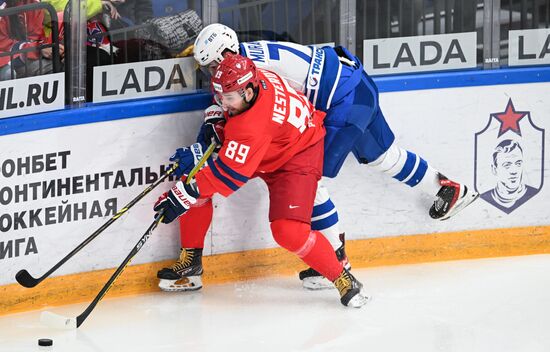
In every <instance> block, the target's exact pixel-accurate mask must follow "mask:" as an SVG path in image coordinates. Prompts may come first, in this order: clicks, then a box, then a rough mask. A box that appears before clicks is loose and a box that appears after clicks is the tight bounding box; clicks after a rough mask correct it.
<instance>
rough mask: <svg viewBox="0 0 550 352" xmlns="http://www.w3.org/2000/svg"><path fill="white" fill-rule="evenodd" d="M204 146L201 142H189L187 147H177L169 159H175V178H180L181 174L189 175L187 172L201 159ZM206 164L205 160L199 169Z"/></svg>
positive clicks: (204, 149)
mask: <svg viewBox="0 0 550 352" xmlns="http://www.w3.org/2000/svg"><path fill="white" fill-rule="evenodd" d="M206 149H207V148H206V146H205V145H204V144H201V143H195V144H191V145H190V146H189V147H184V148H178V149H177V150H176V153H175V154H174V155H172V156H171V157H170V161H176V162H177V163H178V168H177V169H176V171H174V174H175V175H176V177H177V178H181V177H182V176H183V175H189V172H191V170H192V169H193V168H194V167H195V165H196V164H197V163H198V162H199V161H200V160H201V158H202V156H203V155H204V151H206ZM207 165H208V162H205V163H204V165H203V166H202V167H201V169H202V168H203V167H205V166H207Z"/></svg>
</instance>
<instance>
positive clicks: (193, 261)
mask: <svg viewBox="0 0 550 352" xmlns="http://www.w3.org/2000/svg"><path fill="white" fill-rule="evenodd" d="M201 275H202V248H182V249H181V254H180V257H179V259H178V260H177V261H176V262H175V263H174V265H172V266H171V267H169V268H164V269H162V270H159V272H158V273H157V277H158V278H159V279H160V281H159V287H160V289H161V290H163V291H195V290H199V289H200V288H202V280H201Z"/></svg>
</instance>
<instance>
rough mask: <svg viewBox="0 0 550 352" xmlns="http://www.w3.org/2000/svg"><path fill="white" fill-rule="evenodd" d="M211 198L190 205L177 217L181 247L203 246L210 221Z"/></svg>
mask: <svg viewBox="0 0 550 352" xmlns="http://www.w3.org/2000/svg"><path fill="white" fill-rule="evenodd" d="M212 212H213V207H212V199H208V201H207V202H206V203H204V204H203V205H201V206H198V207H192V208H191V209H189V210H188V211H187V213H186V214H185V215H183V216H182V217H180V218H179V221H180V240H181V246H182V247H183V248H204V238H205V237H206V232H207V231H208V228H209V227H210V223H211V222H212Z"/></svg>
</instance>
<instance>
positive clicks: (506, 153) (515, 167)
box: [492, 140, 523, 193]
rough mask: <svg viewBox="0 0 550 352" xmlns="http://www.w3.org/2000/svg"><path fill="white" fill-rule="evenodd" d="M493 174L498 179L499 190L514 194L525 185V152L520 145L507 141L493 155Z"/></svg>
mask: <svg viewBox="0 0 550 352" xmlns="http://www.w3.org/2000/svg"><path fill="white" fill-rule="evenodd" d="M492 171H493V174H494V175H495V176H496V177H497V179H498V185H497V190H502V191H506V192H505V193H514V192H516V191H518V190H519V189H520V188H521V186H522V184H523V150H522V149H521V146H520V145H519V143H517V142H514V141H511V140H505V141H504V142H502V143H501V144H499V146H497V148H496V150H495V153H494V154H493V165H492Z"/></svg>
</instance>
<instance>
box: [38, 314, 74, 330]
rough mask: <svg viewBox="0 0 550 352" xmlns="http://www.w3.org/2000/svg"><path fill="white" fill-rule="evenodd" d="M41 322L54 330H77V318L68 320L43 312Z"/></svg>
mask: <svg viewBox="0 0 550 352" xmlns="http://www.w3.org/2000/svg"><path fill="white" fill-rule="evenodd" d="M40 322H41V323H42V324H44V325H46V326H49V327H51V328H54V329H65V330H72V329H76V318H67V317H64V316H62V315H59V314H55V313H52V312H42V314H40Z"/></svg>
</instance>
